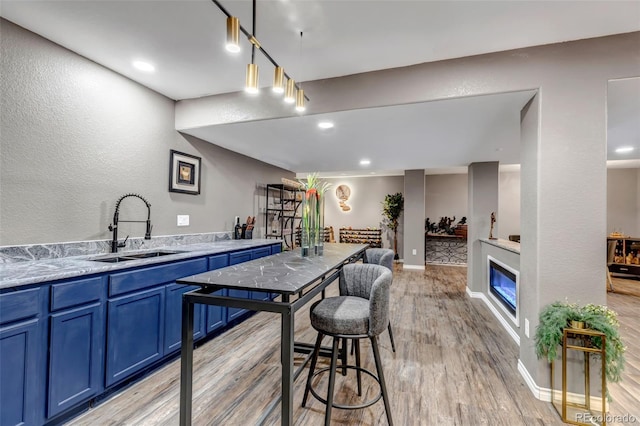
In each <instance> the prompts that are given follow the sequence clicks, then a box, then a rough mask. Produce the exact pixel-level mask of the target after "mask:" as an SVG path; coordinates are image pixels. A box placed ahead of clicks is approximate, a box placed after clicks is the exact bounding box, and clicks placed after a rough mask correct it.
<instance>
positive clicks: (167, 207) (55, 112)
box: [0, 20, 293, 245]
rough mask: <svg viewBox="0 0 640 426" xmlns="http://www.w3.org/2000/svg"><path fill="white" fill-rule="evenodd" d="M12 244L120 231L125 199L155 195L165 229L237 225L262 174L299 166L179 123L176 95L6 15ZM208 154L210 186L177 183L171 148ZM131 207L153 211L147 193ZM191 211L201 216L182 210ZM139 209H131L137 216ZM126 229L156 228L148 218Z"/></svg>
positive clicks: (128, 205)
mask: <svg viewBox="0 0 640 426" xmlns="http://www.w3.org/2000/svg"><path fill="white" fill-rule="evenodd" d="M1 24H2V25H0V31H1V33H0V34H1V38H2V41H1V55H0V56H1V59H0V60H1V61H2V62H1V67H2V68H1V70H2V73H1V74H2V79H1V82H0V90H1V96H0V98H1V99H0V102H1V108H2V115H1V121H0V127H1V129H2V134H1V146H0V154H1V155H0V157H1V163H0V164H1V167H0V245H15V244H27V243H47V242H61V241H75V240H94V239H105V238H107V239H108V238H110V237H111V233H110V232H109V231H108V230H107V226H108V225H109V223H110V222H111V219H112V216H113V209H114V207H115V202H116V201H117V199H118V198H119V197H120V196H121V195H124V194H125V193H129V192H135V193H139V194H141V195H143V196H144V197H146V198H147V199H148V200H149V202H150V203H151V205H152V207H151V219H152V223H153V225H154V228H153V232H152V234H153V235H167V234H181V233H193V232H210V231H223V230H230V229H231V226H232V220H233V216H235V215H239V216H241V217H243V218H246V217H247V216H248V215H250V214H251V215H255V214H256V213H257V207H256V194H258V193H260V192H259V191H258V190H256V185H257V183H258V182H279V181H280V178H281V177H282V176H287V177H293V174H292V173H290V172H287V171H285V170H282V169H278V168H276V167H273V166H269V165H267V164H264V163H261V162H258V161H255V160H252V159H249V158H248V157H244V156H241V155H238V154H235V153H232V152H230V151H227V150H224V149H222V148H219V147H217V146H214V145H211V144H209V143H206V142H203V141H201V140H198V139H196V138H192V137H184V136H182V135H181V134H180V133H178V132H176V131H175V130H174V102H173V101H172V100H170V99H168V98H165V97H164V96H161V95H159V94H157V93H155V92H153V91H151V90H149V89H146V88H144V87H142V86H140V85H138V84H136V83H134V82H132V81H130V80H128V79H126V78H125V77H122V76H121V75H119V74H116V73H114V72H112V71H110V70H108V69H106V68H103V67H102V66H100V65H97V64H95V63H94V62H92V61H89V60H87V59H85V58H83V57H81V56H78V55H77V54H75V53H73V52H71V51H69V50H66V49H64V48H62V47H60V46H58V45H56V44H54V43H51V42H49V41H48V40H45V39H44V38H42V37H40V36H38V35H35V34H33V33H31V32H29V31H26V30H24V29H22V28H20V27H18V26H16V25H14V24H12V23H10V22H8V21H5V20H2V22H1ZM170 149H176V150H178V151H182V152H186V153H190V154H194V155H197V156H200V157H202V193H201V194H200V195H198V196H193V195H185V194H178V193H170V192H168V179H169V177H168V175H169V170H168V166H169V150H170ZM122 207H123V210H124V212H123V213H124V214H123V215H122V216H121V217H122V218H124V217H125V216H124V215H125V214H126V215H128V214H131V215H133V216H135V218H136V219H137V218H138V215H139V216H142V218H146V216H145V213H146V209H145V208H144V205H143V204H142V203H141V202H138V201H136V200H134V199H127V200H126V201H125V202H123V205H122ZM177 214H188V215H190V222H191V225H190V226H189V227H180V228H178V227H177V226H176V215H177ZM127 218H128V217H127ZM119 234H120V236H122V237H123V238H124V237H125V236H126V235H128V234H130V235H131V236H132V237H136V236H142V235H144V226H143V225H136V226H134V227H133V228H130V229H127V227H126V226H124V224H123V226H122V228H121V229H120V232H119Z"/></svg>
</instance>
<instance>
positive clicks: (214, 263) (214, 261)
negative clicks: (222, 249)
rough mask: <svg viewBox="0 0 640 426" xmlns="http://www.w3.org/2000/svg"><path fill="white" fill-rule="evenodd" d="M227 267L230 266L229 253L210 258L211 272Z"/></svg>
mask: <svg viewBox="0 0 640 426" xmlns="http://www.w3.org/2000/svg"><path fill="white" fill-rule="evenodd" d="M225 266H229V255H228V254H227V253H225V254H217V255H215V256H209V270H210V271H213V270H214V269H220V268H224V267H225Z"/></svg>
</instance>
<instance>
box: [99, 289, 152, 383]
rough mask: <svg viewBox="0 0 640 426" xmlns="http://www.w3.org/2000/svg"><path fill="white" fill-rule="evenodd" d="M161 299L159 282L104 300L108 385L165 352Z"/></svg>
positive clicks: (144, 365)
mask: <svg viewBox="0 0 640 426" xmlns="http://www.w3.org/2000/svg"><path fill="white" fill-rule="evenodd" d="M164 299H165V289H164V286H162V287H159V288H154V289H151V290H145V291H142V292H138V293H134V294H131V295H128V296H123V297H119V298H117V299H113V300H109V302H108V303H107V306H108V308H107V312H108V314H107V315H108V322H107V362H106V386H107V387H108V386H111V385H113V384H114V383H117V382H119V381H121V380H123V379H125V378H127V377H129V376H130V375H131V374H133V373H135V372H137V371H140V370H142V369H143V368H144V367H146V366H148V365H150V364H152V363H153V362H155V361H158V360H160V359H161V358H162V356H163V355H164V351H163V349H164V348H163V343H164V308H165V301H164Z"/></svg>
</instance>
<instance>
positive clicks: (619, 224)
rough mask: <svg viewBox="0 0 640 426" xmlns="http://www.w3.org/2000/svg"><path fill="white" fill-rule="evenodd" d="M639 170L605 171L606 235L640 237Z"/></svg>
mask: <svg viewBox="0 0 640 426" xmlns="http://www.w3.org/2000/svg"><path fill="white" fill-rule="evenodd" d="M639 207H640V169H608V170H607V233H611V232H614V231H617V232H622V233H623V234H625V235H629V236H632V237H638V236H640V208H639Z"/></svg>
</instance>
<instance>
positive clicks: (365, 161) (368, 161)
mask: <svg viewBox="0 0 640 426" xmlns="http://www.w3.org/2000/svg"><path fill="white" fill-rule="evenodd" d="M369 164H371V160H360V165H361V166H368V165H369Z"/></svg>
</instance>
